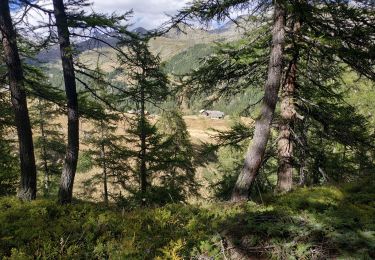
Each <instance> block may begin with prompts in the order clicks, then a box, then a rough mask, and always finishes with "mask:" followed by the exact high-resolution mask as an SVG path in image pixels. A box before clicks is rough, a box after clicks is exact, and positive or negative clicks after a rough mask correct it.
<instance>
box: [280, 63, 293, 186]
mask: <svg viewBox="0 0 375 260" xmlns="http://www.w3.org/2000/svg"><path fill="white" fill-rule="evenodd" d="M296 73H297V60H296V59H293V60H292V61H291V65H290V70H289V71H288V75H287V79H286V84H285V85H284V86H283V88H282V93H281V114H280V115H281V120H280V123H279V138H278V141H277V146H278V157H279V168H278V171H277V188H276V189H277V191H278V192H288V191H290V190H291V189H292V185H293V178H292V177H293V148H294V144H293V133H292V129H293V125H294V118H295V107H294V100H293V99H294V94H295V88H296Z"/></svg>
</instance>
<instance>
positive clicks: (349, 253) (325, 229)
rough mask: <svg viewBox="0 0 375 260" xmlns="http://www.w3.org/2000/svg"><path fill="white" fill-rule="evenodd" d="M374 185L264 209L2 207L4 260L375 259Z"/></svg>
mask: <svg viewBox="0 0 375 260" xmlns="http://www.w3.org/2000/svg"><path fill="white" fill-rule="evenodd" d="M374 198H375V180H374V178H369V179H367V180H364V181H361V182H357V183H355V184H346V185H343V186H341V187H335V186H322V187H316V188H298V189H296V190H294V191H293V192H291V193H289V194H286V195H273V194H269V195H268V196H265V197H264V198H263V203H261V204H257V203H255V202H247V203H242V204H230V203H225V202H216V203H211V204H202V205H186V204H169V205H166V206H163V207H155V208H137V209H133V210H127V209H126V208H122V207H119V206H118V205H111V206H110V207H108V208H107V207H104V206H103V205H101V204H96V203H91V202H85V201H78V200H77V201H75V202H74V203H73V204H72V205H69V206H58V205H57V204H56V202H55V200H44V199H38V200H37V201H33V202H31V203H22V202H20V201H18V200H17V199H15V198H14V197H8V198H1V199H0V258H2V259H270V258H272V259H374V258H375V218H374V216H375V201H374Z"/></svg>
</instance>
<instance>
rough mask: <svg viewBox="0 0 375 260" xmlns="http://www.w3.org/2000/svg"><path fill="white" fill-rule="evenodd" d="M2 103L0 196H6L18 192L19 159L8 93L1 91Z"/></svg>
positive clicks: (0, 111) (0, 119)
mask: <svg viewBox="0 0 375 260" xmlns="http://www.w3.org/2000/svg"><path fill="white" fill-rule="evenodd" d="M0 86H1V85H0ZM0 104H1V105H0V196H4V195H10V194H15V193H16V190H17V185H18V180H19V159H18V156H17V148H16V147H15V144H14V143H15V142H14V140H12V139H11V138H10V136H11V135H10V134H11V132H12V131H13V130H14V129H12V126H13V118H12V113H11V107H10V100H9V96H8V93H5V92H1V93H0Z"/></svg>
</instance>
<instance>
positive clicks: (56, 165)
mask: <svg viewBox="0 0 375 260" xmlns="http://www.w3.org/2000/svg"><path fill="white" fill-rule="evenodd" d="M31 113H32V115H33V117H32V123H33V125H34V129H37V132H38V134H39V135H38V136H37V137H36V138H35V149H36V153H37V155H38V158H37V159H38V160H37V167H38V171H39V172H41V173H43V175H44V177H43V191H44V194H45V195H46V196H48V195H50V192H51V178H52V177H54V176H56V175H57V174H58V173H59V172H61V169H62V164H63V159H64V152H65V145H64V137H63V134H62V132H61V129H62V126H61V124H59V123H53V122H52V120H51V119H52V118H57V117H58V116H59V111H58V108H57V107H56V106H54V105H53V104H51V103H50V102H47V101H45V100H41V99H37V100H35V103H34V105H33V106H32V107H31Z"/></svg>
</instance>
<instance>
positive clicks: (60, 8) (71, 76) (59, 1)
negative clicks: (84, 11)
mask: <svg viewBox="0 0 375 260" xmlns="http://www.w3.org/2000/svg"><path fill="white" fill-rule="evenodd" d="M53 9H54V15H55V18H56V27H57V31H58V38H59V45H60V54H61V61H62V68H63V74H64V84H65V92H66V97H67V107H68V145H67V148H66V154H65V162H64V167H63V171H62V174H61V181H60V188H59V202H60V203H62V204H65V203H70V202H71V200H72V195H73V184H74V177H75V173H76V169H77V161H78V151H79V115H78V98H77V87H76V77H75V70H74V65H73V49H72V46H71V43H70V34H69V27H68V17H67V15H66V11H65V5H64V2H63V0H53Z"/></svg>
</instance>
